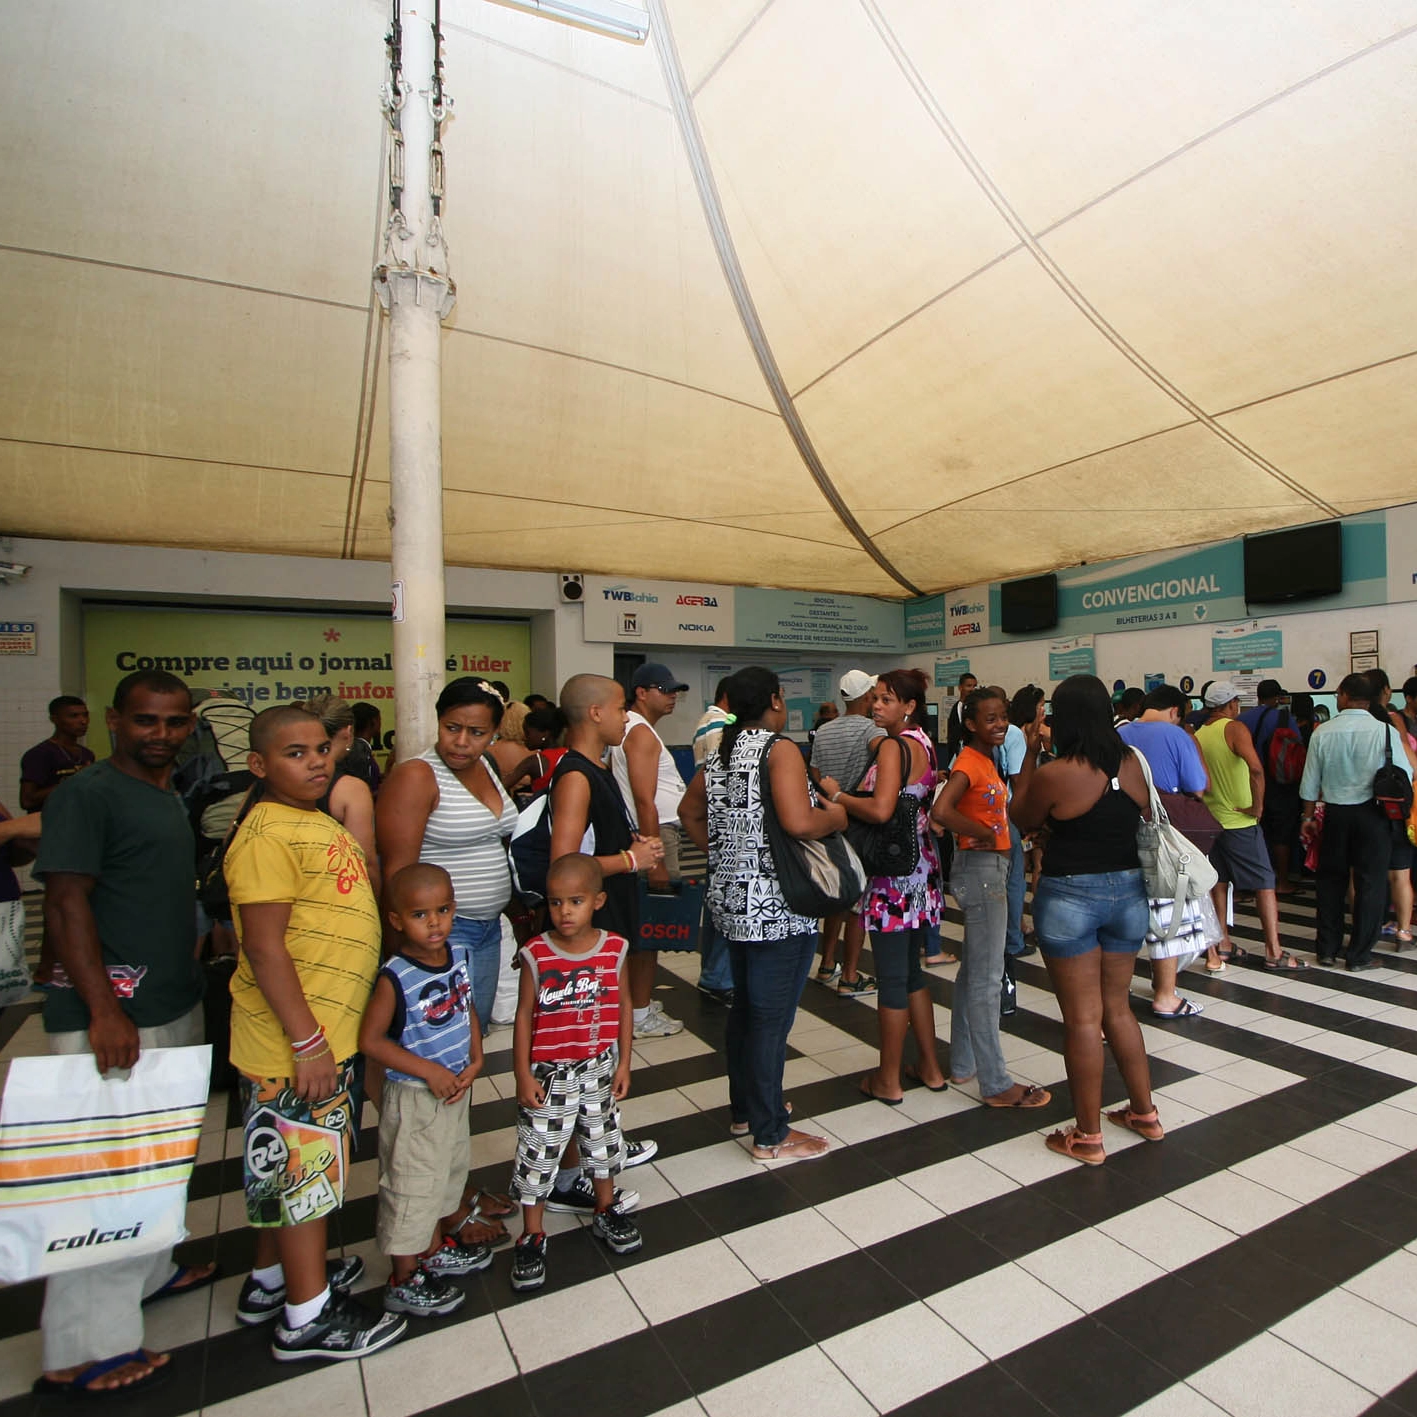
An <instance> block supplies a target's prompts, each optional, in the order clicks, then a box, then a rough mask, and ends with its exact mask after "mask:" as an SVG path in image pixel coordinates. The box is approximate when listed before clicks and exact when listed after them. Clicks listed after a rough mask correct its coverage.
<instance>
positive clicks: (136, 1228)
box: [45, 1220, 143, 1253]
mask: <svg viewBox="0 0 1417 1417" xmlns="http://www.w3.org/2000/svg"><path fill="white" fill-rule="evenodd" d="M142 1233H143V1222H142V1221H141V1220H140V1221H138V1223H137V1224H136V1225H125V1226H124V1227H123V1228H122V1229H121V1230H90V1231H89V1233H88V1234H87V1235H68V1236H65V1237H64V1238H62V1239H59V1240H51V1241H50V1242H49V1244H48V1245H46V1246H45V1248H46V1249H47V1250H49V1251H50V1252H51V1253H53V1251H55V1250H83V1249H87V1248H88V1246H90V1245H108V1244H111V1243H112V1242H113V1241H114V1240H136V1239H137V1237H138V1236H139V1235H141V1234H142Z"/></svg>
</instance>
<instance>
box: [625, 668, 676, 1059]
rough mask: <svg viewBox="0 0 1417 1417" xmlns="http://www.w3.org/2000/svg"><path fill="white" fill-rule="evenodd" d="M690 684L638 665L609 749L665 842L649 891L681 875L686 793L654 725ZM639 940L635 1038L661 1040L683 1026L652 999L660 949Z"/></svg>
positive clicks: (633, 967)
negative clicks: (621, 730) (621, 728)
mask: <svg viewBox="0 0 1417 1417" xmlns="http://www.w3.org/2000/svg"><path fill="white" fill-rule="evenodd" d="M688 687H689V686H688V685H687V684H685V683H683V682H682V681H681V680H680V679H679V678H678V677H677V676H676V675H675V674H674V672H673V670H671V669H670V668H669V666H668V665H667V664H642V665H640V667H639V668H638V669H637V670H635V672H634V675H633V676H632V677H631V679H630V690H629V694H628V696H627V697H628V699H629V701H630V702H629V709H630V711H629V713H627V714H626V716H625V721H626V728H625V739H624V741H623V742H622V743H620V744H619V745H618V746H616V747H614V748H612V749H611V750H610V768H611V771H612V772H614V774H615V781H616V782H617V783H618V784H619V786H620V793H621V795H622V796H623V797H624V799H625V801H626V802H628V803H629V804H630V811H631V814H632V815H633V816H634V818H635V820H636V825H637V827H638V830H639V833H640V835H641V836H642V837H645V838H655V837H657V838H658V839H659V840H660V841H662V842H663V843H664V861H663V863H662V864H661V865H656V866H654V867H652V868H651V870H650V871H649V873H648V875H647V876H646V878H645V879H646V884H647V885H648V886H649V888H650V889H651V890H656V889H658V890H663V889H665V888H666V887H667V886H668V885H669V883H670V882H671V881H675V880H678V878H679V799H680V798H681V797H683V795H684V779H683V778H682V777H681V776H680V775H679V769H678V768H677V767H676V766H675V765H674V755H673V754H672V753H671V752H670V751H669V749H668V748H666V747H665V746H664V739H662V738H661V737H660V736H659V734H658V732H656V730H655V724H657V723H658V722H659V720H660V719H662V718H667V717H668V716H669V715H670V714H671V713H673V712H674V709H675V706H676V705H677V704H678V702H679V695H680V694H682V693H684V692H685V691H686V690H687V689H688ZM639 944H640V942H639V941H638V940H632V941H631V944H630V951H631V953H630V958H629V962H628V963H627V965H626V977H627V978H628V979H629V983H630V998H631V1000H632V1001H633V1002H634V1006H635V1037H636V1038H662V1037H667V1036H668V1035H670V1034H674V1033H678V1032H679V1031H680V1030H681V1029H682V1028H683V1027H684V1025H683V1024H682V1023H681V1022H680V1021H679V1020H678V1019H676V1018H670V1016H669V1015H668V1014H666V1013H665V1012H664V1006H663V1005H662V1004H660V1002H659V1001H658V1000H657V999H655V998H654V997H653V992H654V971H655V967H656V964H657V963H658V960H659V955H658V952H657V951H655V950H647V949H641V948H640V947H639Z"/></svg>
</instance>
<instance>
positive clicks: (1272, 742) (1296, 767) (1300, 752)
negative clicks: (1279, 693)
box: [1265, 709, 1309, 786]
mask: <svg viewBox="0 0 1417 1417" xmlns="http://www.w3.org/2000/svg"><path fill="white" fill-rule="evenodd" d="M1308 755H1309V750H1308V749H1307V748H1305V747H1304V740H1303V739H1302V738H1301V737H1300V736H1299V730H1298V729H1297V728H1295V726H1294V720H1293V719H1292V718H1291V717H1290V715H1289V710H1288V709H1280V711H1279V722H1278V724H1277V725H1276V726H1275V729H1274V732H1273V733H1271V734H1270V735H1269V748H1268V750H1267V751H1266V753H1265V771H1266V772H1267V773H1268V775H1269V777H1270V780H1271V781H1273V782H1276V783H1278V784H1280V785H1281V786H1289V785H1291V784H1293V783H1296V782H1298V781H1299V779H1300V778H1301V777H1303V775H1304V760H1305V759H1306V758H1307V757H1308Z"/></svg>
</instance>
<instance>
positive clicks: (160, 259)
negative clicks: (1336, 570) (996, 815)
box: [0, 0, 1417, 596]
mask: <svg viewBox="0 0 1417 1417" xmlns="http://www.w3.org/2000/svg"><path fill="white" fill-rule="evenodd" d="M587 3H589V0H587ZM532 8H535V6H534V5H533V7H532ZM592 8H593V7H592ZM616 8H618V9H619V10H622V11H623V10H632V9H633V8H635V7H631V6H626V5H619V6H617V7H616ZM643 8H644V9H646V10H647V11H648V14H649V18H650V26H649V30H650V32H649V38H648V40H647V41H646V42H645V43H644V44H640V45H637V44H633V43H629V44H627V43H622V42H618V41H617V40H615V39H611V38H607V37H605V36H603V35H600V34H596V33H592V32H590V31H588V30H586V29H584V28H577V27H573V26H571V25H565V24H557V23H553V22H550V21H548V20H547V19H546V18H544V17H542V16H538V15H535V14H530V13H526V12H525V11H524V10H523V9H519V8H512V7H510V6H508V5H503V4H494V3H489V0H443V3H442V15H443V31H444V50H445V73H446V83H447V88H448V92H449V93H450V94H451V95H452V96H453V98H454V100H455V102H456V108H455V110H454V117H453V119H452V120H451V121H450V122H449V123H447V125H446V126H445V129H444V144H445V148H446V163H447V178H446V188H447V199H446V202H445V205H444V210H443V225H444V229H445V231H446V234H447V239H448V243H449V247H450V251H451V258H452V271H453V276H454V278H455V280H456V281H457V287H458V300H457V306H456V308H455V310H454V312H453V314H452V316H451V317H450V319H449V321H448V323H447V326H446V329H445V333H444V337H443V361H444V365H443V367H444V378H443V388H444V407H443V461H444V481H445V487H446V492H445V503H446V507H445V530H446V552H447V558H448V560H449V561H450V562H452V563H455V564H463V565H484V566H505V567H543V568H549V569H562V568H564V569H568V570H577V571H588V572H603V573H607V574H626V573H634V574H640V575H644V576H651V577H655V576H658V577H678V578H693V579H700V580H711V581H720V582H732V583H740V584H760V585H783V586H794V587H802V588H809V589H824V590H825V589H831V590H842V591H855V592H864V593H874V594H880V595H887V596H899V595H905V594H909V593H911V592H912V591H915V590H922V591H933V590H937V589H941V588H945V587H950V586H955V585H963V584H969V583H972V582H975V581H979V580H984V579H994V578H1000V577H1006V576H1010V575H1014V574H1022V573H1026V572H1029V571H1032V570H1038V569H1044V568H1048V567H1052V566H1057V565H1064V564H1068V563H1071V562H1075V561H1078V560H1082V559H1087V560H1093V559H1098V558H1103V557H1109V556H1120V555H1127V554H1130V553H1134V552H1140V551H1146V550H1151V549H1156V548H1161V547H1167V546H1175V545H1181V544H1186V543H1191V542H1196V541H1202V540H1206V539H1210V538H1215V537H1224V536H1230V535H1234V534H1236V533H1237V532H1240V531H1246V530H1258V529H1263V528H1268V527H1277V526H1283V525H1288V524H1293V523H1298V522H1305V521H1312V520H1314V519H1316V518H1320V517H1328V516H1333V515H1337V514H1342V513H1351V512H1359V511H1364V510H1368V509H1370V508H1373V507H1378V506H1385V505H1389V504H1392V503H1398V502H1406V501H1414V500H1417V458H1414V456H1413V452H1412V449H1413V447H1414V446H1417V377H1414V376H1417V182H1414V181H1413V172H1414V168H1413V148H1412V133H1413V132H1414V131H1417V0H1344V3H1342V4H1334V3H1332V0H1251V2H1250V3H1248V4H1244V5H1236V4H1234V3H1233V0H1186V3H1184V4H1180V3H1164V4H1152V5H1145V6H1143V5H1137V4H1135V3H1134V0H1087V3H1082V0H1064V3H1058V0H1015V3H1005V4H991V5H980V4H978V3H976V0H645V4H644V6H643ZM5 11H6V23H5V32H6V44H5V46H4V51H3V55H0V66H3V84H0V161H3V171H4V174H5V178H6V189H7V195H8V200H7V201H6V202H5V203H4V204H3V207H0V276H2V277H3V280H4V282H5V289H6V291H7V294H8V299H7V300H6V302H5V305H4V309H3V313H0V386H3V388H4V390H5V394H4V397H3V399H2V400H0V491H3V503H0V506H3V513H2V514H0V523H2V524H3V527H4V529H5V530H7V531H10V532H14V533H19V534H27V535H36V536H49V537H62V538H72V539H89V540H113V541H128V542H137V543H149V544H175V545H184V546H195V547H207V548H215V549H232V550H270V551H280V552H287V553H300V554H309V555H314V556H341V555H345V556H355V557H365V558H385V557H387V555H388V550H389V536H388V526H387V520H386V516H385V510H386V506H387V501H388V497H387V488H388V475H389V474H388V429H387V422H386V395H387V371H386V369H385V368H384V367H383V366H384V361H385V354H384V347H383V331H382V328H381V320H383V319H384V318H385V317H384V316H383V315H382V314H381V312H380V310H379V307H378V304H377V302H376V301H374V300H373V298H372V294H371V280H370V277H371V271H372V269H373V266H374V263H375V261H376V259H377V255H378V247H379V236H380V233H381V229H382V223H383V186H384V173H385V166H386V163H387V154H386V151H385V147H384V132H385V125H384V122H383V118H382V115H381V112H380V108H379V102H378V94H379V88H380V84H381V82H382V81H383V77H384V73H385V65H386V60H385V47H384V35H385V32H386V30H387V28H388V22H389V14H388V8H387V5H386V4H385V3H383V0H301V3H300V4H298V5H291V4H289V3H284V2H283V3H276V0H221V3H218V0H148V3H146V4H144V5H141V6H132V5H114V4H111V3H109V0H46V3H44V4H42V5H36V4H21V3H19V0H7V3H6V4H5Z"/></svg>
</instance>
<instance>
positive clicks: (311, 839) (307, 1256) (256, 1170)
mask: <svg viewBox="0 0 1417 1417" xmlns="http://www.w3.org/2000/svg"><path fill="white" fill-rule="evenodd" d="M249 765H250V768H251V771H252V772H253V773H254V774H255V775H256V777H258V778H259V779H260V780H261V785H262V788H263V793H262V796H261V799H260V801H259V802H257V804H256V805H255V806H254V807H252V808H251V810H250V812H248V813H247V815H246V818H245V820H244V821H243V822H242V823H241V826H240V828H239V829H238V830H237V832H236V835H235V837H234V838H233V839H232V842H231V846H230V848H229V849H228V851H227V854H226V861H225V872H226V883H227V889H228V892H229V894H230V897H231V904H232V906H233V908H234V918H235V924H236V933H237V937H238V938H239V939H240V941H241V957H240V963H239V964H238V965H237V969H236V975H235V977H234V978H233V979H232V981H231V1062H232V1065H233V1066H234V1067H235V1068H236V1069H237V1070H238V1071H239V1072H240V1073H241V1084H240V1085H241V1103H242V1117H243V1120H244V1123H245V1144H244V1149H243V1170H244V1179H245V1188H246V1213H247V1217H248V1219H249V1220H250V1223H251V1224H252V1225H253V1226H256V1227H258V1229H257V1242H256V1265H255V1268H254V1269H253V1271H252V1274H251V1277H250V1278H249V1279H248V1280H247V1281H246V1284H245V1287H244V1288H243V1289H242V1292H241V1297H240V1299H239V1300H238V1302H237V1317H238V1318H239V1319H240V1320H241V1321H242V1322H243V1323H248V1324H256V1323H262V1322H264V1321H265V1320H267V1319H270V1318H276V1317H277V1315H279V1321H278V1322H277V1324H276V1328H275V1337H274V1339H273V1340H272V1343H271V1352H272V1354H273V1355H274V1356H275V1357H276V1358H277V1359H278V1360H280V1361H281V1362H296V1361H299V1360H301V1359H305V1358H321V1359H349V1358H367V1357H368V1356H369V1355H370V1354H371V1353H376V1352H378V1351H379V1349H381V1348H386V1347H388V1345H389V1344H391V1343H393V1342H394V1341H395V1340H396V1339H398V1338H399V1337H400V1336H401V1335H402V1334H403V1332H404V1329H405V1328H406V1327H407V1320H406V1319H404V1318H402V1317H400V1316H398V1315H395V1314H381V1315H375V1314H372V1313H370V1312H369V1311H368V1310H367V1309H365V1308H363V1307H362V1306H361V1305H359V1304H356V1303H355V1302H354V1301H353V1300H352V1299H351V1298H350V1297H349V1294H348V1286H349V1285H350V1284H352V1283H353V1282H354V1280H356V1279H357V1278H358V1277H359V1271H360V1270H362V1268H363V1266H362V1265H360V1264H358V1261H353V1262H351V1261H348V1260H342V1261H341V1260H337V1261H331V1262H329V1263H327V1262H326V1259H325V1249H326V1243H327V1237H326V1225H327V1221H328V1217H329V1216H330V1215H331V1214H332V1213H333V1212H334V1211H336V1210H338V1209H339V1207H340V1205H341V1203H342V1202H343V1199H344V1181H345V1175H346V1173H347V1171H348V1168H349V1153H350V1142H351V1138H352V1137H353V1134H354V1132H355V1129H356V1127H357V1126H358V1122H359V1119H358V1116H357V1115H356V1111H355V1106H356V1104H355V1101H354V1089H353V1073H354V1059H355V1054H356V1051H357V1047H358V1037H359V1022H360V1019H361V1017H362V1016H363V1013H364V1008H365V1006H366V1005H367V1004H368V1002H369V995H370V993H371V992H372V991H373V987H374V977H375V975H376V974H377V972H378V968H379V945H380V922H379V910H378V905H377V903H376V901H375V899H374V891H373V888H372V887H371V886H370V883H369V871H368V867H367V866H366V864H365V860H364V853H363V852H362V851H361V850H360V848H359V845H358V843H357V842H356V841H355V840H354V838H353V837H351V836H350V835H349V834H348V833H347V832H346V831H345V830H344V829H343V828H342V827H341V826H340V825H339V823H337V822H336V821H335V820H334V819H333V818H332V817H329V816H326V815H325V813H323V812H321V811H320V810H319V807H318V803H319V801H320V798H321V797H322V796H323V795H324V793H325V791H326V789H327V788H328V786H329V783H330V779H331V777H332V776H333V773H334V760H333V758H331V756H330V736H329V734H328V733H327V732H326V731H325V729H324V726H323V725H322V724H321V722H320V720H319V719H318V718H316V717H315V716H314V715H312V714H310V713H307V712H306V711H305V710H304V709H302V708H298V707H295V706H293V705H282V706H280V707H277V708H270V709H266V710H265V712H264V713H261V714H258V715H257V716H256V718H255V719H254V720H253V721H252V724H251V756H250V759H249Z"/></svg>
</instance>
